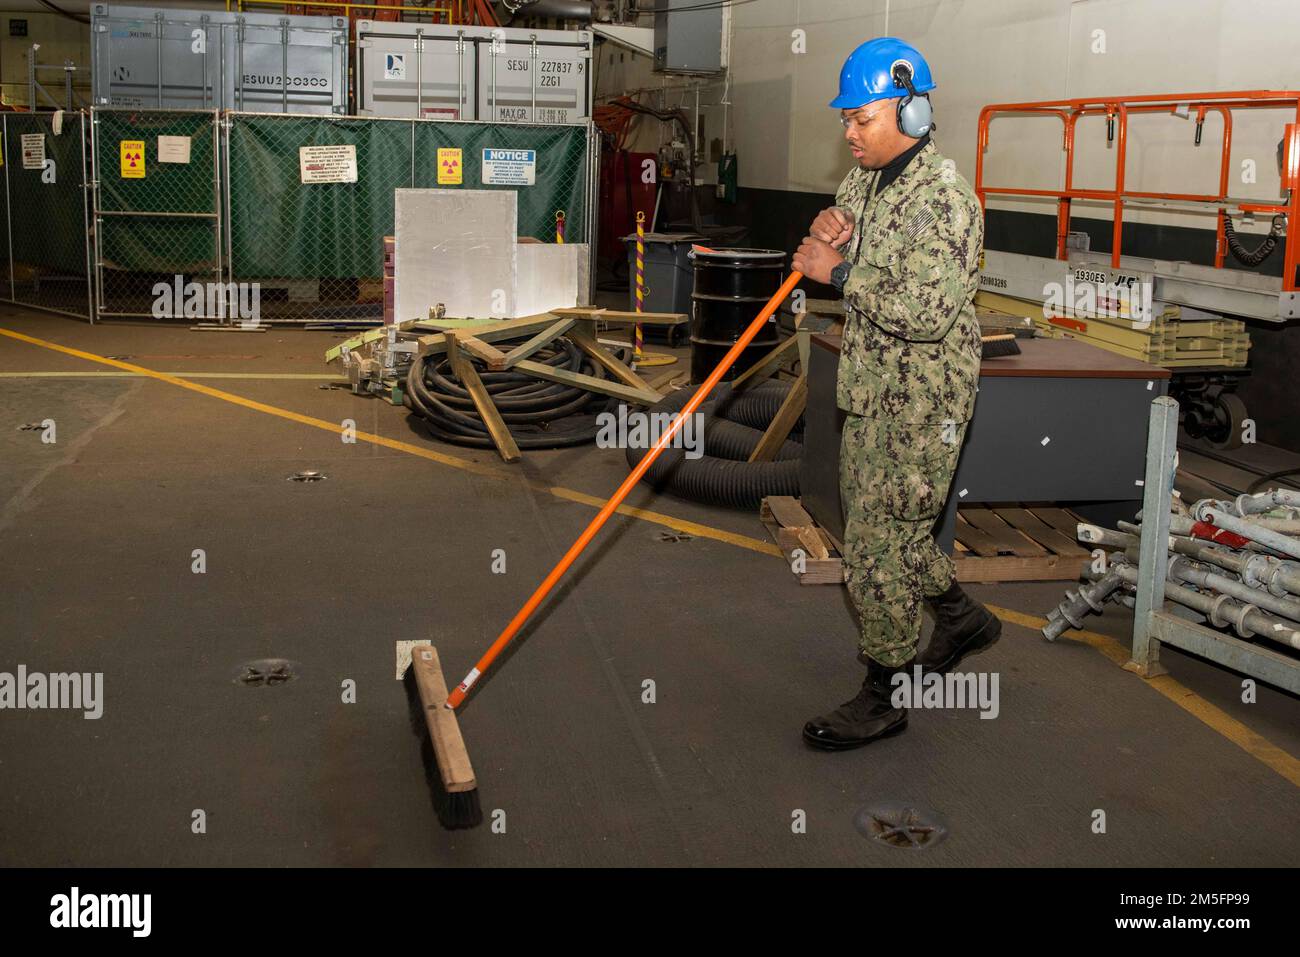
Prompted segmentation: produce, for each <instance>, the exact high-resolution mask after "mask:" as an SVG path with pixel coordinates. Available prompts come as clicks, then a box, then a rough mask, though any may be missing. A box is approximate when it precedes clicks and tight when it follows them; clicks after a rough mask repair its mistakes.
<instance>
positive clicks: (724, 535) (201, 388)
mask: <svg viewBox="0 0 1300 957" xmlns="http://www.w3.org/2000/svg"><path fill="white" fill-rule="evenodd" d="M0 335H4V336H8V337H9V338H10V339H17V340H18V341H19V342H26V343H29V344H30V345H34V346H40V347H41V348H42V349H50V350H52V351H54V352H62V353H63V354H64V355H69V356H75V357H76V358H78V359H85V360H86V361H87V362H98V363H100V364H101V365H106V366H111V367H112V368H115V369H120V370H122V371H123V372H129V373H131V374H133V375H138V376H145V377H147V378H150V379H157V380H158V381H159V382H166V383H169V384H170V385H174V386H179V387H180V388H182V389H189V390H190V391H191V392H198V393H200V394H201V395H206V396H209V397H210V398H213V399H220V400H222V401H223V402H230V403H233V404H234V405H238V406H242V407H243V408H245V409H252V410H253V411H254V412H264V413H266V414H267V415H274V416H276V417H278V418H281V419H288V420H289V421H290V422H297V423H299V424H300V425H310V426H312V427H313V428H317V429H323V430H324V431H326V432H332V433H334V434H335V435H341V434H342V433H343V431H344V428H343V425H342V424H341V423H338V422H327V421H326V420H325V419H318V418H316V417H314V416H310V415H303V414H301V413H299V412H291V411H290V410H288V409H281V408H280V407H278V406H274V405H267V404H266V403H265V402H257V401H255V400H253V399H246V398H244V397H243V396H241V395H235V394H234V393H232V392H223V391H222V390H221V389H214V388H212V387H211V386H207V385H201V384H199V383H197V382H189V381H187V380H186V379H184V378H182V376H183V375H184V373H170V372H157V371H155V370H153V369H146V368H145V367H144V366H138V365H133V364H132V363H130V362H123V361H122V360H121V359H109V358H108V357H106V356H97V355H95V354H94V353H93V352H83V351H82V350H80V349H73V348H71V347H70V346H61V345H59V344H58V343H57V342H47V341H46V340H44V339H37V338H36V337H34V336H28V335H24V334H23V333H21V332H14V331H13V330H11V329H2V328H0ZM356 437H357V440H358V441H361V442H369V443H370V444H372V445H379V446H382V447H384V448H386V449H392V450H393V451H395V452H406V453H408V454H409V455H418V456H419V457H420V458H422V459H428V460H429V461H430V462H437V463H438V464H439V465H446V466H448V467H450V468H454V469H460V470H461V471H465V472H472V473H474V474H475V475H482V476H484V477H485V478H494V479H501V480H502V481H511V480H515V481H522V482H523V484H525V485H526V486H528V487H529V488H531V489H532V490H533V491H536V492H542V493H545V494H547V495H553V496H555V497H556V498H561V499H565V500H566V501H570V502H578V503H581V504H583V505H590V506H592V507H594V508H600V507H601V506H603V505H604V504H605V499H602V498H600V497H598V496H595V495H588V494H586V493H585V492H579V491H576V490H575V489H569V488H562V487H559V486H553V485H547V484H545V483H542V482H533V481H529V480H527V479H522V478H521V476H520V475H519V474H518V473H513V474H512V473H511V472H509V471H507V470H504V469H499V468H494V467H492V466H490V465H481V464H479V463H478V462H471V461H469V460H467V459H462V458H457V457H456V456H454V455H446V454H445V453H442V452H435V451H434V450H433V449H426V448H423V447H421V446H419V445H412V444H411V443H409V442H401V441H398V440H397V439H390V438H386V437H385V436H382V435H375V434H374V433H372V432H360V431H358V432H357V433H356ZM618 513H619V514H620V515H627V516H629V517H631V518H635V519H639V520H641V521H643V522H651V523H653V524H655V525H663V526H665V527H666V528H671V529H673V530H674V531H678V532H684V533H686V534H689V535H697V536H699V537H700V538H710V539H713V540H714V541H719V542H725V543H726V544H728V545H735V546H737V547H739V548H747V549H749V550H750V551H755V552H760V553H762V554H764V555H776V556H780V555H781V550H780V549H779V548H777V547H776V545H775V544H773V543H771V542H764V541H762V540H760V539H757V538H750V537H749V536H748V535H740V534H737V533H736V532H728V531H724V530H723V529H720V528H713V527H711V526H708V525H701V524H699V523H698V522H690V521H687V520H685V519H680V518H674V517H673V516H672V515H665V514H664V513H662V512H654V511H650V510H649V509H644V508H634V507H632V506H630V505H621V506H619V508H618Z"/></svg>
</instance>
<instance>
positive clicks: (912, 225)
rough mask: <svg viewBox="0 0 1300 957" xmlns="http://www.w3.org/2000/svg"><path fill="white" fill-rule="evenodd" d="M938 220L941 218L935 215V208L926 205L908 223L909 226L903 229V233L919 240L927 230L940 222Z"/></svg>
mask: <svg viewBox="0 0 1300 957" xmlns="http://www.w3.org/2000/svg"><path fill="white" fill-rule="evenodd" d="M938 219H939V217H938V216H937V215H935V212H934V208H933V207H931V206H930V204H929V203H926V204H925V205H924V206H922V207H921V208H920V209H918V210H917V211H916V212H915V213H914V214H913V215H912V218H911V219H909V220H908V221H907V225H906V226H904V227H903V231H904V232H906V233H907V235H908V236H910V237H911V238H912V239H917V238H918V237H920V236H921V235H922V234H923V233H924V232H925V231H926V230H928V229H929V228H930V227H931V226H933V225H934V224H935V223H936V222H938Z"/></svg>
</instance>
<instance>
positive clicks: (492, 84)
mask: <svg viewBox="0 0 1300 957" xmlns="http://www.w3.org/2000/svg"><path fill="white" fill-rule="evenodd" d="M591 43H592V34H591V33H590V32H589V31H586V30H582V31H574V30H519V29H511V28H504V27H475V26H448V25H445V24H429V23H388V22H384V21H379V20H359V21H357V63H356V109H357V112H358V113H359V114H360V115H362V116H412V117H414V116H418V117H426V118H439V117H442V118H446V119H462V120H490V121H493V122H505V123H511V122H514V123H527V122H533V123H582V122H586V121H587V120H588V119H589V118H590V116H591ZM534 64H535V65H536V69H534Z"/></svg>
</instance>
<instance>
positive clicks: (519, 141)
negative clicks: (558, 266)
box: [228, 115, 587, 280]
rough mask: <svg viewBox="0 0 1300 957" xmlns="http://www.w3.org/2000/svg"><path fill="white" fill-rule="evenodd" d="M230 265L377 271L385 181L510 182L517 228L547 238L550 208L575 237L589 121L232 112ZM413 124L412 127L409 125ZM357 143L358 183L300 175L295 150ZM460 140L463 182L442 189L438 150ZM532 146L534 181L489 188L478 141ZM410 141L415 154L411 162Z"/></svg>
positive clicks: (238, 270)
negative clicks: (502, 122) (534, 122)
mask: <svg viewBox="0 0 1300 957" xmlns="http://www.w3.org/2000/svg"><path fill="white" fill-rule="evenodd" d="M231 124H232V125H231V129H230V181H229V184H228V188H229V190H230V224H229V229H230V238H231V269H232V272H231V275H232V276H233V277H234V278H236V279H241V280H248V279H257V278H260V277H283V278H307V279H311V278H349V277H379V276H381V275H382V263H383V250H382V237H384V236H389V235H392V233H393V190H394V189H398V188H403V187H410V186H416V187H433V188H446V189H514V190H517V192H518V196H519V207H518V208H519V233H520V235H525V236H535V237H536V238H538V239H541V240H543V241H546V242H551V241H553V240H554V238H555V212H556V210H558V209H562V210H564V211H565V214H566V234H567V236H568V238H569V240H570V241H571V242H576V241H580V240H581V238H582V236H583V231H584V229H585V227H586V216H587V211H586V208H585V207H586V193H585V182H586V129H585V128H584V127H574V126H524V125H520V126H514V125H494V124H490V123H438V122H414V123H412V122H409V121H391V120H371V119H359V118H335V117H319V118H318V117H285V116H275V115H265V116H250V115H238V116H232V117H231ZM412 127H414V130H412ZM346 145H350V146H353V147H355V149H356V162H357V182H355V183H303V182H301V172H300V167H299V153H298V151H299V149H300V148H301V147H304V146H346ZM439 147H459V148H460V149H461V151H462V162H463V182H462V183H461V184H460V185H459V186H444V187H439V184H438V149H439ZM485 147H490V148H497V149H530V150H535V151H536V154H537V156H536V182H535V183H534V184H533V185H531V186H485V185H484V184H483V183H482V179H481V176H482V151H483V149H484V148H485ZM412 149H414V162H412Z"/></svg>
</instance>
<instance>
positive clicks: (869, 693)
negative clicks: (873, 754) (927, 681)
mask: <svg viewBox="0 0 1300 957" xmlns="http://www.w3.org/2000/svg"><path fill="white" fill-rule="evenodd" d="M914 660H915V659H913V661H909V662H908V663H907V664H905V665H903V666H902V667H899V668H886V667H885V666H884V665H882V664H880V663H879V662H877V661H875V660H874V659H870V658H869V659H867V677H866V679H865V680H864V681H863V682H862V690H861V691H859V692H858V696H857V697H856V698H854V699H853V700H852V701H846V702H845V703H844V704H842V705H840V706H839V707H838V708H837V709H835V710H834V711H832V712H831V713H830V714H827V715H823V716H822V717H820V718H813V719H812V720H811V721H809V722H808V723H807V724H805V725H804V726H803V737H804V740H805V741H807V742H808V743H809V744H810V745H812V746H813V747H814V748H819V749H821V750H823V751H847V750H849V749H850V748H860V747H862V746H863V745H864V744H870V743H871V742H872V741H875V740H876V739H877V738H884V737H888V736H889V735H891V734H898V733H899V732H900V731H902V730H903V729H904V728H906V727H907V709H906V708H895V707H894V706H893V705H892V704H891V703H890V700H889V699H890V696H891V695H892V694H893V693H894V686H893V685H892V684H891V683H890V682H891V679H892V678H893V676H894V675H896V674H898V673H899V672H900V671H907V670H909V669H910V668H911V667H912V664H913V662H914Z"/></svg>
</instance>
